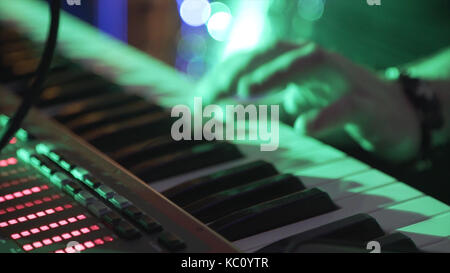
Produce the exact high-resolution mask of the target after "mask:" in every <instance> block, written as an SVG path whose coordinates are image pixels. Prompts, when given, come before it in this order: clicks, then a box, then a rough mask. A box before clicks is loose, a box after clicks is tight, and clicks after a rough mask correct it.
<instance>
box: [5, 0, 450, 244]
mask: <svg viewBox="0 0 450 273" xmlns="http://www.w3.org/2000/svg"><path fill="white" fill-rule="evenodd" d="M30 7H31V8H30ZM0 15H1V18H2V20H3V22H2V23H1V27H0V57H1V61H2V63H1V68H0V69H1V73H0V74H1V79H0V80H1V81H2V83H3V84H4V86H7V87H8V89H10V90H13V92H15V95H12V94H10V93H11V92H6V91H2V98H8V99H5V100H2V101H1V102H0V107H1V108H0V110H1V111H3V114H8V113H10V112H11V109H9V108H8V107H10V106H8V102H7V101H8V100H11V101H14V100H15V96H20V95H21V93H20V90H21V86H23V84H24V83H25V82H26V80H27V79H29V78H30V74H31V73H32V71H34V68H35V65H36V62H37V58H38V57H37V56H38V54H36V51H38V50H39V45H41V44H42V41H43V39H44V37H45V33H44V28H42V27H40V26H42V25H45V23H46V22H47V21H48V19H47V16H46V12H45V6H43V4H41V3H38V2H35V1H20V2H19V1H2V2H1V3H0ZM193 88H194V83H192V82H191V81H190V80H189V79H187V78H186V77H184V76H182V75H180V74H179V73H177V72H175V71H174V70H172V69H171V68H169V67H167V66H165V65H163V64H162V63H160V62H158V61H155V60H154V59H151V58H150V57H148V56H146V55H145V54H144V53H141V52H138V51H137V50H135V49H132V48H131V47H128V46H126V45H124V44H121V43H120V42H117V41H115V40H113V39H111V38H108V37H107V36H106V35H104V34H101V33H99V32H98V31H97V30H94V29H93V28H91V27H89V26H88V25H86V24H84V23H82V22H80V21H78V20H77V19H75V18H72V17H70V16H69V15H67V14H64V16H63V17H62V23H61V31H60V46H59V53H58V56H57V58H56V60H55V64H54V67H53V69H52V71H51V73H50V76H49V79H48V81H47V83H46V89H45V91H44V93H43V96H42V99H41V102H40V103H39V105H38V108H39V112H38V111H35V112H33V114H32V115H30V116H31V118H30V120H29V121H28V123H27V124H25V125H24V129H25V130H27V131H29V132H30V133H31V134H32V135H36V139H33V140H32V141H30V142H29V143H28V142H26V143H24V147H25V148H22V147H21V148H18V147H19V146H17V148H14V145H17V144H14V145H12V146H11V147H10V148H9V149H11V150H10V154H7V155H5V156H4V158H1V160H3V161H0V163H1V162H4V163H3V164H5V165H8V160H11V161H14V160H18V163H17V164H14V166H6V167H5V168H10V169H13V170H15V168H16V167H15V166H16V165H18V166H17V168H26V170H27V171H28V170H33V171H34V172H39V173H36V175H38V176H39V179H38V178H36V179H37V180H39V181H42V180H45V179H47V180H49V181H50V184H49V183H46V184H42V185H47V186H48V187H50V188H52V187H53V188H55V187H56V188H55V189H54V190H55V191H57V189H58V188H59V189H60V191H58V192H59V193H58V194H59V195H61V196H62V195H63V194H64V196H66V197H67V198H69V197H72V196H73V198H72V199H74V200H75V201H73V202H74V203H73V204H77V205H78V206H80V204H81V206H80V210H81V209H82V208H81V207H83V208H84V209H85V210H86V212H85V213H84V215H86V216H89V217H88V218H91V217H92V218H93V219H96V220H98V221H99V224H97V225H98V226H99V227H100V226H101V227H102V229H103V231H104V232H106V233H108V232H109V233H108V234H107V235H105V236H109V237H108V238H109V239H110V238H113V239H114V240H115V241H114V242H118V243H117V244H118V245H120V246H119V247H117V248H114V247H111V248H108V247H106V246H105V248H106V249H108V250H111V251H137V250H141V251H146V250H145V248H141V247H142V245H139V244H129V243H127V241H126V240H133V242H134V240H138V241H139V242H142V241H144V242H150V241H151V242H152V243H149V244H150V246H148V247H149V249H148V250H147V251H154V249H153V247H155V248H158V247H159V249H160V250H161V251H167V250H171V249H170V244H169V245H168V244H167V242H166V241H167V238H160V237H159V236H161V234H163V235H167V233H165V232H164V231H165V230H168V231H170V236H169V237H170V239H172V241H174V242H178V244H177V243H174V245H176V246H177V247H174V248H173V249H172V250H174V251H187V252H190V251H194V252H204V251H211V252H215V251H234V249H237V250H239V251H244V252H255V251H276V252H285V251H286V252H290V251H301V247H302V246H303V245H307V244H311V243H316V242H322V241H327V242H329V241H331V242H338V244H340V245H343V246H347V245H348V246H352V247H356V248H357V249H362V250H366V245H367V243H368V242H370V241H377V242H379V243H380V245H381V249H382V251H395V252H397V251H398V252H417V251H426V252H450V240H449V239H450V209H449V207H448V206H447V205H446V204H444V203H442V202H440V201H438V200H436V199H434V198H432V197H430V196H427V195H425V194H424V193H422V192H420V191H418V190H416V189H414V188H411V187H409V186H408V185H406V184H404V183H402V182H400V181H396V179H395V178H393V177H390V176H389V175H386V174H384V173H382V172H380V171H378V170H376V169H374V168H372V167H370V166H368V165H367V164H364V163H362V162H360V161H358V160H356V159H354V158H352V157H350V156H348V155H346V154H345V153H343V152H341V151H338V150H336V149H334V148H332V147H330V146H327V145H325V144H323V143H321V142H319V141H317V140H315V139H312V138H309V137H306V136H298V135H296V134H295V133H294V132H293V130H292V129H291V128H289V127H288V126H284V125H280V141H279V143H280V147H279V149H278V150H277V151H274V152H261V151H260V150H259V145H260V143H258V142H254V141H252V142H249V141H241V142H240V141H232V142H222V141H216V142H206V141H195V142H194V141H192V142H187V141H181V142H175V141H173V140H172V139H171V137H170V126H171V123H172V120H171V118H170V115H169V114H168V109H170V107H171V106H173V105H175V104H178V103H183V104H185V103H186V101H191V100H192V98H191V97H190V96H192V94H190V92H189V91H190V90H193ZM41 113H43V114H45V116H47V117H50V118H52V119H53V120H54V121H47V120H46V118H45V117H44V115H43V114H41ZM3 119H4V120H6V119H7V117H6V116H5V115H4V116H3ZM56 122H58V123H59V125H57V123H56ZM28 126H29V127H28ZM61 127H65V128H66V129H63V128H61ZM35 130H36V132H35ZM70 131H71V132H70ZM41 134H42V135H43V137H40V135H41ZM75 135H76V136H75ZM16 141H18V143H19V144H20V142H21V140H20V138H19V136H18V137H17V140H16ZM61 147H65V149H61ZM14 149H15V150H14ZM63 152H64V153H67V154H68V155H65V154H60V153H63ZM69 155H70V156H69ZM2 156H3V155H2ZM80 156H81V158H80ZM36 158H37V159H36ZM61 158H63V159H66V158H73V160H74V162H77V163H74V164H75V165H74V166H80V167H79V169H78V168H77V167H75V168H72V167H71V166H72V165H71V164H72V163H71V162H66V161H65V160H62V161H61ZM77 158H78V159H77ZM43 162H47V163H48V165H49V166H51V167H49V168H50V169H49V170H46V168H45V167H44V172H42V171H43V170H42V168H40V167H39V166H41V165H42V164H44V165H45V163H43ZM87 162H89V163H87ZM114 162H117V163H118V164H117V163H114ZM97 164H98V165H99V166H98V168H97V166H96V165H97ZM19 165H20V166H19ZM119 165H120V166H119ZM36 166H37V167H36ZM52 168H53V169H52ZM90 168H92V169H90ZM127 170H128V171H127ZM5 171H6V169H5ZM46 172H47V173H46ZM48 172H54V173H51V175H50V176H49V173H48ZM2 173H4V172H2ZM55 173H62V174H64V176H63V177H66V176H68V177H69V178H70V181H72V180H73V181H74V182H75V183H76V185H77V186H75V184H73V183H68V184H67V185H60V184H58V182H55V179H56V181H57V180H58V179H57V178H53V180H52V177H53V175H54V174H55ZM108 173H109V174H108ZM6 174H7V176H9V172H6ZM27 174H28V173H27ZM14 175H17V174H14ZM105 175H106V176H105ZM58 176H59V174H58ZM134 176H135V177H134ZM91 177H93V178H92V179H91ZM97 177H98V178H97ZM118 178H119V179H118ZM14 179H15V180H17V179H16V178H14ZM96 179H98V180H99V181H102V182H98V185H97V184H95V182H94V183H93V181H91V180H94V181H96ZM117 180H118V181H120V182H114V181H117ZM19 181H20V180H19ZM104 181H105V182H104ZM109 181H111V182H109ZM55 183H56V184H55ZM110 183H111V184H110ZM40 185H41V184H40ZM100 185H106V186H107V189H114V190H113V193H110V194H109V195H108V193H107V191H103V190H102V189H98V187H97V186H100ZM147 185H148V186H147ZM66 186H67V187H66ZM19 188H20V190H21V191H24V190H27V189H28V188H26V187H25V186H24V187H22V185H21V186H19ZM66 188H67V189H66ZM74 189H76V190H77V193H76V194H74V193H75V192H74V191H73V190H74ZM0 190H1V189H0ZM84 191H86V192H87V193H91V195H93V197H92V198H94V199H93V200H95V201H98V202H100V203H98V204H101V205H102V206H105V207H107V209H106V210H105V211H108V213H109V212H110V211H112V212H114V214H115V215H116V218H119V216H121V217H122V218H123V219H122V218H121V219H122V220H120V219H119V220H117V219H112V218H111V217H108V216H104V215H103V214H99V212H98V210H96V208H93V207H94V206H89V205H87V203H85V202H86V201H85V200H84V199H83V198H82V197H80V196H78V195H77V194H79V193H80V192H84ZM27 192H28V191H27ZM61 192H62V193H61ZM156 192H159V193H160V194H161V195H159V194H158V193H156ZM8 194H12V193H10V192H9V191H7V192H6V194H5V196H6V195H8ZM22 194H23V192H22ZM39 194H40V193H39ZM19 195H20V193H19ZM115 195H118V196H125V199H126V198H128V199H126V200H129V201H128V202H127V201H124V203H123V202H121V201H120V200H119V201H117V200H116V199H115V198H114V196H115ZM77 196H78V197H77ZM88 196H89V195H88ZM163 196H164V197H163ZM89 197H90V196H89ZM5 198H6V197H5ZM95 198H96V199H95ZM166 198H167V199H168V200H170V201H168V200H167V199H166ZM119 199H120V198H119ZM0 200H1V199H0ZM80 200H82V201H80ZM6 201H13V200H6ZM122 201H123V200H122ZM14 202H15V201H14ZM80 202H81V203H80ZM83 202H84V203H83ZM92 202H93V201H92ZM131 203H132V204H133V206H131V205H130V204H131ZM94 204H97V202H94ZM18 205H20V204H18ZM101 205H99V207H100V206H101ZM133 207H137V208H139V209H140V210H142V211H141V212H139V213H137V214H139V216H140V217H141V216H142V215H146V216H148V217H151V219H152V220H153V221H154V222H157V223H160V224H161V226H162V227H163V230H164V231H163V232H161V231H157V232H156V233H152V234H147V233H146V230H145V226H142V225H141V223H140V222H139V220H137V221H136V220H135V219H133V218H132V216H133V215H134V214H133V212H130V211H129V210H130V208H133ZM108 208H109V209H108ZM127 208H128V209H127ZM180 208H181V209H180ZM5 209H6V208H5ZM165 209H167V210H171V213H172V214H170V213H169V212H167V211H163V210H165ZM6 212H7V210H6ZM166 213H167V215H166ZM174 214H177V217H174V218H173V217H171V216H173V215H174ZM5 215H7V214H5ZM80 215H81V214H80ZM117 215H118V216H117ZM130 215H131V217H130ZM194 218H195V219H194ZM0 219H10V218H8V217H6V216H3V215H0ZM17 219H18V218H17ZM93 219H92V220H93ZM138 219H140V218H138ZM13 220H14V219H13ZM114 221H116V222H114ZM13 222H14V221H13ZM113 222H114V223H122V222H123V223H127V227H128V229H130V230H135V232H136V233H139V234H140V235H141V237H139V238H134V237H137V236H131V235H130V236H126V234H125V235H124V234H122V233H121V232H122V230H121V229H120V228H117V227H115V226H114V225H112V224H111V223H113ZM154 222H152V223H154ZM175 222H176V223H177V224H175ZM200 222H201V223H200ZM6 224H8V222H7V221H6ZM0 225H1V223H0ZM19 225H22V223H17V225H13V226H6V228H8V231H9V232H10V233H11V234H7V235H9V236H10V237H11V236H12V235H13V234H14V237H16V238H17V240H22V239H23V238H22V237H18V236H23V235H21V234H20V233H19V232H22V231H21V230H18V229H17V228H16V227H18V226H19ZM57 228H59V227H57ZM55 230H56V229H55ZM80 230H81V229H80ZM1 231H2V230H1V227H0V234H1V235H2V236H5V235H4V234H2V233H1ZM13 231H14V232H13ZM25 231H26V230H25ZM195 231H197V233H198V234H197V233H196V232H195ZM12 232H13V233H12ZM132 233H133V232H132ZM217 233H218V234H220V235H218V234H217ZM16 234H17V235H16ZM25 234H27V233H25ZM32 236H34V235H33V234H30V238H32ZM102 236H103V235H102ZM221 236H223V238H225V239H226V240H224V239H222V237H221ZM38 237H39V236H38ZM66 237H67V236H66ZM126 237H128V238H126ZM39 238H40V237H39ZM143 238H144V239H143ZM147 238H149V239H150V241H148V240H146V239H147ZM174 238H178V240H176V239H174ZM11 239H13V240H15V241H17V240H16V239H14V238H11ZM43 240H44V239H40V240H36V241H35V242H40V243H37V245H38V246H39V245H41V247H39V250H42V251H43V250H44V249H45V247H46V246H45V242H44V241H43ZM91 240H92V239H91ZM102 240H103V239H102ZM5 241H7V240H5ZM103 241H105V240H103ZM169 241H170V240H169ZM227 241H228V242H230V243H228V242H227ZM47 242H48V243H50V242H49V241H47ZM153 242H155V243H153ZM144 244H145V243H144ZM161 244H162V247H161ZM164 244H166V245H164ZM19 245H20V243H19ZM25 245H27V248H29V249H30V250H32V251H34V250H35V248H36V246H33V242H31V243H28V244H25ZM28 245H30V246H28ZM130 246H131V247H130ZM21 247H22V249H21V250H25V251H26V249H23V247H24V245H21ZM30 247H33V248H32V249H31V248H30ZM85 247H86V246H85ZM50 249H51V248H50ZM99 249H101V248H99ZM57 250H61V249H56V250H54V249H51V251H57ZM63 250H64V249H63ZM68 250H69V251H72V250H71V248H69V249H68Z"/></svg>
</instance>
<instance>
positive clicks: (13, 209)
mask: <svg viewBox="0 0 450 273" xmlns="http://www.w3.org/2000/svg"><path fill="white" fill-rule="evenodd" d="M15 210H16V209H15V208H13V207H9V208H7V209H6V211H7V212H13V211H15Z"/></svg>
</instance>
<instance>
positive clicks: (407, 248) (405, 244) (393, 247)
mask: <svg viewBox="0 0 450 273" xmlns="http://www.w3.org/2000/svg"><path fill="white" fill-rule="evenodd" d="M373 241H376V242H378V243H380V247H381V252H405V253H412V252H419V249H418V248H417V246H416V244H415V243H414V242H413V240H411V238H409V237H408V236H406V235H405V234H403V233H400V232H395V233H392V234H388V235H385V236H382V237H379V238H375V239H373ZM363 243H367V242H363Z"/></svg>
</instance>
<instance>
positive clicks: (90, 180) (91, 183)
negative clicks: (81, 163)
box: [83, 174, 102, 189]
mask: <svg viewBox="0 0 450 273" xmlns="http://www.w3.org/2000/svg"><path fill="white" fill-rule="evenodd" d="M83 183H84V184H86V185H87V186H88V187H89V188H91V189H96V188H98V187H99V186H100V185H101V184H102V183H100V181H98V180H97V179H95V177H93V176H92V175H90V174H87V175H85V176H84V179H83Z"/></svg>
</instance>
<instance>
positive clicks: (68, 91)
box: [38, 76, 118, 107]
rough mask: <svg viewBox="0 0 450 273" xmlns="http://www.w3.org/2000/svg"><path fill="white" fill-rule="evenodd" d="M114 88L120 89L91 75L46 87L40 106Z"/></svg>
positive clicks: (89, 95) (96, 94) (96, 93)
mask: <svg viewBox="0 0 450 273" xmlns="http://www.w3.org/2000/svg"><path fill="white" fill-rule="evenodd" d="M114 89H118V86H116V85H114V84H112V83H110V82H107V81H105V80H104V79H101V78H100V77H98V76H90V77H87V78H84V79H83V80H80V81H76V82H73V83H68V84H63V85H58V86H53V87H49V88H46V89H45V90H44V91H43V93H42V95H41V97H40V102H39V103H38V106H39V107H49V106H52V105H55V104H58V103H65V102H70V101H73V100H76V99H80V98H89V97H95V96H99V95H102V94H104V93H107V92H111V91H112V90H114Z"/></svg>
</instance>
